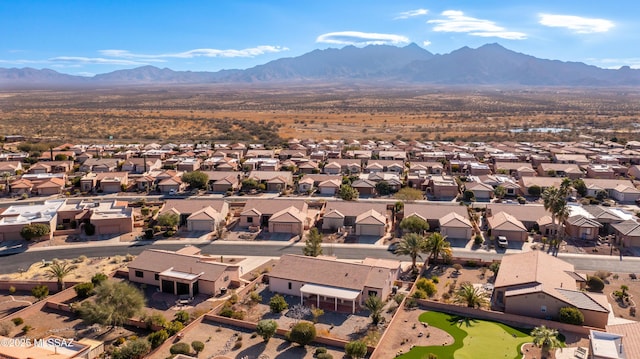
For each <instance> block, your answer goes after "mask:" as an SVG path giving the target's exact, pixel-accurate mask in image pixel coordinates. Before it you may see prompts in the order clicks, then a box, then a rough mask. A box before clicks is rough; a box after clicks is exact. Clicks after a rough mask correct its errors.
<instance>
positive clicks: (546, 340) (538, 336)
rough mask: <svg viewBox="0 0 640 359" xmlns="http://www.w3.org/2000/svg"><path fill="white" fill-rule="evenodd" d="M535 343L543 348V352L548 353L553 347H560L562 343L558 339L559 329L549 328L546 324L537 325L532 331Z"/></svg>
mask: <svg viewBox="0 0 640 359" xmlns="http://www.w3.org/2000/svg"><path fill="white" fill-rule="evenodd" d="M531 336H532V337H533V344H535V345H536V346H537V347H539V348H542V352H543V353H546V354H548V353H549V352H550V351H551V350H552V349H555V348H559V347H560V346H561V345H562V344H561V342H560V340H558V331H557V330H555V329H551V328H547V327H545V326H544V325H543V326H540V327H535V328H533V330H532V331H531Z"/></svg>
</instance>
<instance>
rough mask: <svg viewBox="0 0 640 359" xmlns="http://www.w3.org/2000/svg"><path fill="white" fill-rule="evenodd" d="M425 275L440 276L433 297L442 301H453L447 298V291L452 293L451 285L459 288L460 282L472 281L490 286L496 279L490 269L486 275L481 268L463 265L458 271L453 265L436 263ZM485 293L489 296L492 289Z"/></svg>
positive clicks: (428, 277) (428, 276) (429, 276)
mask: <svg viewBox="0 0 640 359" xmlns="http://www.w3.org/2000/svg"><path fill="white" fill-rule="evenodd" d="M423 276H424V277H426V278H427V279H430V278H431V277H433V276H436V277H438V283H436V288H438V291H437V292H436V294H435V296H434V297H433V298H431V299H435V300H439V301H442V302H451V298H448V299H447V298H446V297H447V293H450V288H451V286H453V287H454V288H459V287H460V284H461V283H464V282H470V283H472V284H475V285H480V286H484V285H489V286H490V285H492V284H493V281H494V278H493V273H492V272H490V271H489V270H487V271H486V273H485V275H482V272H481V269H480V268H477V267H469V266H463V268H462V269H461V270H460V271H459V272H457V271H456V270H455V269H454V268H453V267H451V266H448V265H434V266H431V267H429V268H427V269H426V270H425V272H424V274H423ZM451 293H452V292H451ZM485 293H487V296H490V295H491V290H486V291H485ZM443 295H444V297H443Z"/></svg>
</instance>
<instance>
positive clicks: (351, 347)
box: [344, 340, 367, 359]
mask: <svg viewBox="0 0 640 359" xmlns="http://www.w3.org/2000/svg"><path fill="white" fill-rule="evenodd" d="M344 351H345V353H346V354H347V355H348V356H350V357H352V358H354V359H359V358H364V357H365V355H367V345H366V344H365V343H363V342H361V341H359V340H355V341H352V342H349V343H347V345H345V346H344Z"/></svg>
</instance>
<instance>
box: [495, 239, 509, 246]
mask: <svg viewBox="0 0 640 359" xmlns="http://www.w3.org/2000/svg"><path fill="white" fill-rule="evenodd" d="M498 247H500V248H507V247H509V241H508V240H507V237H505V236H498Z"/></svg>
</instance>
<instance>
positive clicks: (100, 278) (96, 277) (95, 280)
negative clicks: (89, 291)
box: [91, 273, 109, 287]
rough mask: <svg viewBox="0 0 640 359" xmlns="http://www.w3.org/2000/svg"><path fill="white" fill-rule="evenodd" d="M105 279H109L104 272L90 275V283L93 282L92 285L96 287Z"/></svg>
mask: <svg viewBox="0 0 640 359" xmlns="http://www.w3.org/2000/svg"><path fill="white" fill-rule="evenodd" d="M107 279H109V276H107V275H106V274H104V273H96V274H94V275H93V277H91V283H93V286H94V287H97V286H99V285H100V284H102V282H104V281H105V280H107Z"/></svg>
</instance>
